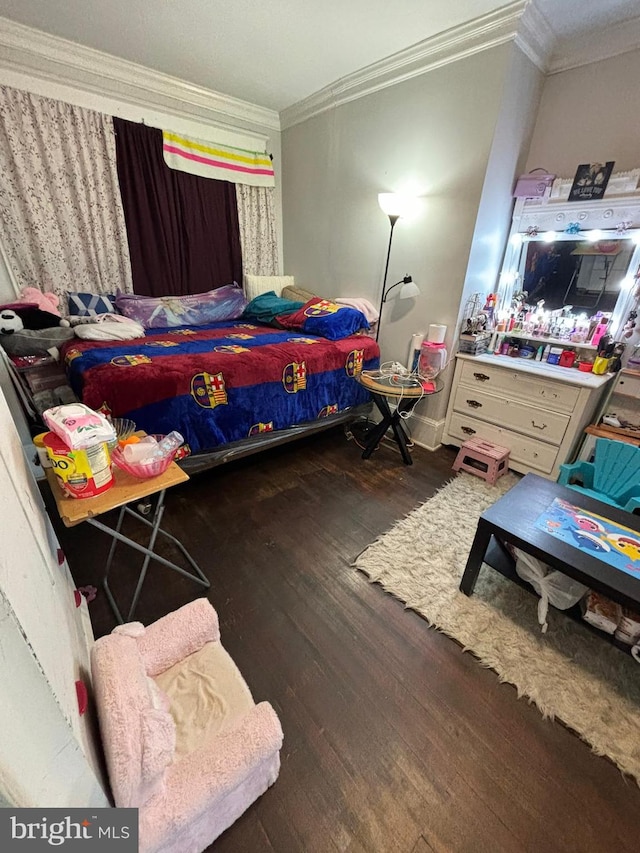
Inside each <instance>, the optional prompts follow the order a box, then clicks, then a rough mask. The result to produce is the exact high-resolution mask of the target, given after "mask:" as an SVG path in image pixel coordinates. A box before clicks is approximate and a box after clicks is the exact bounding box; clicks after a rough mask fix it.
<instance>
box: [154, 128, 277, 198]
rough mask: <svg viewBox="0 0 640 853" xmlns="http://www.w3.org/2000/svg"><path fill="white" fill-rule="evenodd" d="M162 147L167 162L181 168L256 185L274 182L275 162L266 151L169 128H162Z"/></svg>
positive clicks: (218, 178) (212, 176)
mask: <svg viewBox="0 0 640 853" xmlns="http://www.w3.org/2000/svg"><path fill="white" fill-rule="evenodd" d="M162 150H163V153H164V162H165V163H166V164H167V166H169V168H171V169H177V170H178V171H180V172H190V173H191V174H192V175H200V176H201V177H203V178H214V179H215V180H218V181H230V182H231V183H234V184H250V185H251V186H254V187H273V186H275V182H276V181H275V174H274V171H273V163H272V162H271V158H270V157H269V155H268V154H267V153H266V152H265V151H263V152H260V151H247V150H246V149H244V148H233V147H232V146H230V145H218V144H217V143H215V142H205V141H203V140H201V139H191V138H190V137H187V136H183V135H181V134H177V133H172V132H171V131H169V130H163V131H162Z"/></svg>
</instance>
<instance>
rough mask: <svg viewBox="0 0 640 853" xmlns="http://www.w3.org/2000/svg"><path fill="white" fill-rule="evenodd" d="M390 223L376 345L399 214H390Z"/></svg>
mask: <svg viewBox="0 0 640 853" xmlns="http://www.w3.org/2000/svg"><path fill="white" fill-rule="evenodd" d="M388 216H389V222H390V223H391V231H390V232H389V248H388V249H387V262H386V264H385V265H384V278H383V280H382V294H381V296H380V310H379V312H378V325H377V326H376V343H377V341H378V336H379V335H380V326H381V325H382V306H383V304H384V296H385V293H384V291H385V288H386V286H387V273H388V272H389V258H390V257H391V241H392V240H393V229H394V228H395V225H396V222H397V221H398V219H400V216H399V215H398V214H394V213H389V214H388Z"/></svg>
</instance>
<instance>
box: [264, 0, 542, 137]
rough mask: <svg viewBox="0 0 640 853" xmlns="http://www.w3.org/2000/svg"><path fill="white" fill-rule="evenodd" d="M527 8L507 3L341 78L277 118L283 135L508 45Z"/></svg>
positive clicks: (519, 2)
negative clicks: (351, 104) (358, 101)
mask: <svg viewBox="0 0 640 853" xmlns="http://www.w3.org/2000/svg"><path fill="white" fill-rule="evenodd" d="M526 5H527V2H526V0H517V2H515V3H509V5H507V6H503V7H502V9H498V10H497V11H496V12H491V13H489V14H487V15H482V16H481V17H479V18H475V19H474V20H473V21H469V22H467V23H464V24H461V25H460V26H458V27H452V28H451V29H449V30H446V31H445V32H443V33H439V34H438V35H435V36H433V37H431V38H428V39H425V40H424V41H421V42H418V44H415V45H413V46H412V47H409V48H406V49H405V50H401V51H399V52H398V53H394V54H393V55H392V56H389V57H387V58H386V59H382V60H380V61H379V62H374V63H373V64H372V65H368V66H367V67H366V68H362V69H360V70H359V71H355V72H354V73H353V74H348V75H347V76H345V77H342V78H341V79H340V80H337V81H336V82H335V83H331V84H330V85H329V86H325V88H324V89H320V91H319V92H316V93H315V94H313V95H310V96H309V97H308V98H305V99H303V100H302V101H298V103H297V104H293V105H292V106H290V107H287V108H286V109H284V110H282V112H281V113H280V122H281V126H282V129H283V130H284V129H285V128H287V127H292V126H293V125H295V124H299V123H300V122H303V121H306V120H307V119H309V118H311V117H312V116H315V115H318V114H319V113H322V112H325V111H326V110H329V109H332V108H333V107H336V106H339V105H340V104H345V103H348V102H349V101H354V100H356V99H358V98H363V97H364V96H365V95H370V94H372V93H373V92H378V91H380V90H381V89H386V88H387V87H388V86H394V85H396V84H397V83H402V82H403V81H405V80H410V79H411V78H413V77H417V76H419V75H421V74H425V73H426V72H428V71H433V70H434V69H436V68H441V67H442V66H443V65H448V64H449V63H451V62H456V61H457V60H459V59H464V58H466V57H468V56H473V55H474V54H476V53H479V52H480V51H483V50H487V49H489V48H491V47H496V46H498V45H501V44H505V42H509V41H512V40H513V39H514V38H515V35H516V32H517V30H518V26H519V22H520V19H521V17H522V13H523V11H524V9H525V6H526Z"/></svg>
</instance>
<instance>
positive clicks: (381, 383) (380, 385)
mask: <svg viewBox="0 0 640 853" xmlns="http://www.w3.org/2000/svg"><path fill="white" fill-rule="evenodd" d="M409 379H410V380H411V384H409V383H407V384H403V380H405V381H406V380H409ZM356 380H357V381H358V382H359V383H360V384H361V385H363V386H364V387H365V388H367V389H368V390H369V391H371V392H373V393H374V394H382V395H383V396H385V397H392V398H394V399H397V398H400V397H409V398H412V397H415V398H420V397H430V396H431V395H432V394H437V393H438V392H439V391H442V389H443V387H444V384H443V382H442V381H441V380H440V379H438V378H436V379H432V380H431V382H425V383H424V385H415V384H414V383H415V382H416V380H417V377H415V376H399V375H398V374H389V375H388V376H372V375H371V374H370V373H369V372H367V371H363V372H362V373H361V374H360V375H359V376H357V377H356Z"/></svg>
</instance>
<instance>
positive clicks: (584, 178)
mask: <svg viewBox="0 0 640 853" xmlns="http://www.w3.org/2000/svg"><path fill="white" fill-rule="evenodd" d="M613 166H614V161H613V160H609V161H607V162H606V163H581V164H580V165H579V166H578V168H577V169H576V174H575V176H574V178H573V184H572V185H571V189H570V190H569V201H594V200H599V199H601V198H603V196H604V194H605V191H606V189H607V184H608V183H609V178H610V177H611V173H612V171H613Z"/></svg>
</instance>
